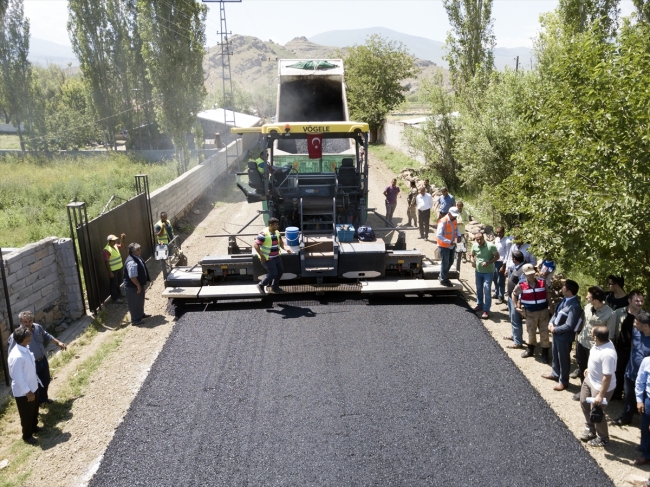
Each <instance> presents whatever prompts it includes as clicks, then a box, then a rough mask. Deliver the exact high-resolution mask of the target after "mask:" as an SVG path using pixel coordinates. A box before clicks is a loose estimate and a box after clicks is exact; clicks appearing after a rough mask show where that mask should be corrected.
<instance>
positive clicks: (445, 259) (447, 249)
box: [436, 206, 460, 286]
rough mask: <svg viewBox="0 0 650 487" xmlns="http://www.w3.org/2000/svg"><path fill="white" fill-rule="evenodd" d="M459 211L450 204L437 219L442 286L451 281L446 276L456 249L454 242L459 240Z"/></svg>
mask: <svg viewBox="0 0 650 487" xmlns="http://www.w3.org/2000/svg"><path fill="white" fill-rule="evenodd" d="M459 214H460V211H459V210H458V208H457V207H455V206H452V207H451V208H449V212H448V213H447V214H446V215H445V216H444V217H442V218H441V219H440V220H439V221H438V231H437V232H436V238H437V243H438V250H440V260H441V262H440V276H439V279H440V284H442V285H443V286H451V281H450V280H449V278H448V277H447V273H448V272H449V269H450V268H451V264H452V262H453V260H454V259H453V257H454V251H455V250H456V242H460V232H459V231H458V223H457V222H456V218H458V215H459Z"/></svg>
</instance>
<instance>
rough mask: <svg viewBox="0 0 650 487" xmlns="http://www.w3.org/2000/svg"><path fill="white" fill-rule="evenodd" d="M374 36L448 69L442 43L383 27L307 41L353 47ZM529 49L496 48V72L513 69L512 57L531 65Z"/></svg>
mask: <svg viewBox="0 0 650 487" xmlns="http://www.w3.org/2000/svg"><path fill="white" fill-rule="evenodd" d="M373 34H376V35H380V36H382V37H384V38H386V39H388V40H391V41H398V42H401V43H403V44H404V45H405V46H406V49H407V50H408V51H409V52H410V53H411V54H412V55H414V56H415V57H416V58H419V59H426V60H428V61H433V62H434V63H436V64H437V65H438V66H443V67H445V68H446V67H447V63H446V62H445V61H444V60H443V58H442V57H443V56H444V54H445V43H444V42H440V41H434V40H432V39H427V38H426V37H419V36H413V35H410V34H404V33H402V32H397V31H394V30H391V29H387V28H386V27H370V28H368V29H352V30H331V31H328V32H323V33H321V34H317V35H315V36H312V37H311V38H310V39H309V40H310V41H311V42H315V43H318V44H324V45H328V46H335V47H347V46H353V45H354V44H363V43H365V42H366V38H367V37H368V36H371V35H373ZM531 55H532V50H531V49H529V48H527V47H514V48H505V47H497V48H496V49H494V64H495V65H496V67H497V69H503V68H504V67H505V66H509V67H511V68H514V67H515V58H516V57H517V56H519V63H520V65H521V64H522V63H523V65H524V66H529V65H530V57H531Z"/></svg>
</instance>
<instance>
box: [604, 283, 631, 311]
mask: <svg viewBox="0 0 650 487" xmlns="http://www.w3.org/2000/svg"><path fill="white" fill-rule="evenodd" d="M607 284H608V287H609V292H608V293H607V297H606V300H605V302H606V303H607V304H608V305H609V307H610V308H612V309H613V310H614V311H616V310H617V309H621V308H625V307H626V306H627V304H628V302H627V294H625V291H624V289H623V287H624V286H625V278H623V277H622V276H609V277H607Z"/></svg>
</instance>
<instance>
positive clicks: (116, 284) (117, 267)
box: [102, 233, 126, 304]
mask: <svg viewBox="0 0 650 487" xmlns="http://www.w3.org/2000/svg"><path fill="white" fill-rule="evenodd" d="M125 238H126V234H125V233H123V234H122V235H120V238H119V239H118V238H117V237H116V236H115V235H112V234H111V235H109V236H108V237H106V240H107V241H108V243H107V244H106V247H104V250H102V260H103V261H104V265H105V266H106V270H107V271H108V277H109V287H110V290H111V299H112V300H113V302H114V303H118V304H123V303H124V301H123V300H122V299H121V298H120V283H121V282H122V268H123V267H124V264H123V263H122V255H121V254H120V249H121V248H122V247H124V239H125ZM118 241H119V242H120V243H119V244H118V243H117V242H118Z"/></svg>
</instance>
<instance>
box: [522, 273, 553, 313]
mask: <svg viewBox="0 0 650 487" xmlns="http://www.w3.org/2000/svg"><path fill="white" fill-rule="evenodd" d="M519 287H520V288H521V297H520V300H521V304H522V305H523V307H524V308H526V309H527V310H528V311H540V310H543V309H546V308H548V297H547V296H546V281H544V279H539V278H536V279H535V287H532V286H531V285H530V284H528V281H524V282H521V283H519Z"/></svg>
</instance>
